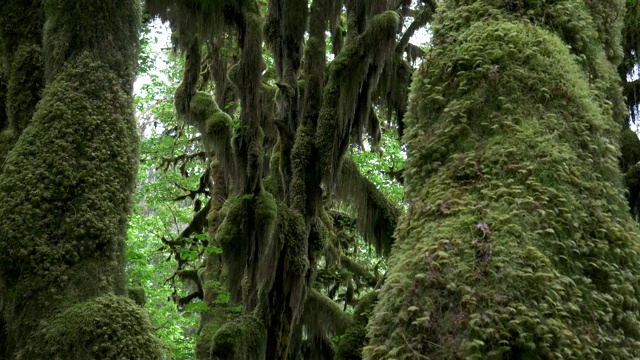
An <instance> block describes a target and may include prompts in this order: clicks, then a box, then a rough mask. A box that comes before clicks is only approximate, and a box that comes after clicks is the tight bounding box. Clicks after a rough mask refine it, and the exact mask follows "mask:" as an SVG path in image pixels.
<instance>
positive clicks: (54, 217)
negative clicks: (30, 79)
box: [0, 0, 162, 359]
mask: <svg viewBox="0 0 640 360" xmlns="http://www.w3.org/2000/svg"><path fill="white" fill-rule="evenodd" d="M13 3H20V2H13ZM35 3H40V2H34V4H35ZM44 3H45V12H44V14H45V15H44V17H45V19H46V24H45V26H44V27H42V26H41V27H40V28H39V31H40V34H42V32H43V31H44V42H43V49H44V69H45V71H44V74H45V75H44V79H45V89H44V93H43V95H42V100H41V101H40V102H39V105H38V108H37V109H36V110H35V113H34V115H33V118H30V117H29V116H27V115H25V116H24V117H25V119H24V120H21V121H19V123H20V124H24V123H28V125H26V126H24V131H23V132H22V135H21V136H20V137H19V139H18V141H17V143H16V145H15V146H14V147H13V148H12V150H11V151H10V152H9V154H8V155H7V159H6V162H5V164H4V166H3V171H2V173H1V174H0V234H1V235H0V236H1V237H0V252H1V253H2V255H1V256H0V273H1V275H2V276H1V279H0V280H1V282H0V285H1V287H0V296H1V303H0V304H1V310H2V316H3V318H4V320H5V322H6V334H7V337H8V339H7V351H6V352H7V356H8V357H10V358H18V359H122V358H128V359H160V358H162V348H161V344H160V343H159V341H158V340H157V339H156V338H155V336H154V335H153V330H152V327H151V324H150V322H149V319H148V315H147V314H146V312H145V311H144V310H143V309H142V308H140V307H138V306H137V305H136V304H135V303H134V302H133V301H131V300H129V299H128V298H127V297H126V279H125V274H124V240H125V236H126V223H127V220H128V214H129V211H130V207H131V204H130V203H131V194H132V191H133V187H134V185H135V175H136V170H137V156H138V153H137V143H138V139H137V135H136V134H137V129H136V123H135V118H134V114H133V106H132V85H133V81H134V77H135V68H136V62H137V52H138V49H137V41H138V26H139V16H140V10H139V2H138V1H136V0H115V1H109V2H100V3H96V2H94V1H75V0H74V1H70V0H48V1H45V2H44ZM4 14H5V15H6V13H4ZM15 15H19V12H18V13H16V14H15ZM36 29H37V28H36ZM31 30H34V29H31ZM14 35H15V38H13V39H12V41H14V42H16V43H18V44H19V45H17V47H18V48H20V46H22V44H23V42H24V43H29V41H30V39H29V38H28V37H24V36H23V35H22V34H14ZM3 36H5V34H3ZM38 38H39V37H38ZM3 40H4V39H3ZM40 74H41V73H38V72H35V73H29V74H23V76H40ZM41 81H42V80H41V79H39V80H38V82H41ZM21 99H22V98H20V99H17V100H16V101H20V102H19V103H15V102H14V100H12V98H11V97H10V96H7V109H11V108H12V107H19V109H20V111H21V112H24V113H27V112H28V111H31V112H33V111H34V108H33V105H35V104H32V105H31V106H30V107H24V102H22V100H21ZM9 115H11V112H10V114H9ZM15 118H16V119H18V118H19V117H18V116H17V115H16V117H15ZM27 120H29V121H27ZM10 122H11V117H10ZM21 128H23V127H22V126H18V127H17V128H16V129H17V130H18V129H21Z"/></svg>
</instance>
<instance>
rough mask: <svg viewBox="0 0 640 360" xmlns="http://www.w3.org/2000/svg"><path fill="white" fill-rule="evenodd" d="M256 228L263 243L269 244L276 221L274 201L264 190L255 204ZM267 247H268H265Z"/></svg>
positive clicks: (276, 208) (276, 211)
mask: <svg viewBox="0 0 640 360" xmlns="http://www.w3.org/2000/svg"><path fill="white" fill-rule="evenodd" d="M255 217H256V227H257V229H258V231H259V232H260V233H261V234H262V236H263V239H264V240H263V241H265V242H266V243H267V244H270V243H271V239H272V238H273V233H274V232H275V229H276V225H277V220H278V205H277V203H276V199H275V198H274V197H273V195H271V193H269V192H268V191H266V190H263V191H261V192H260V195H258V196H257V197H256V202H255ZM266 246H267V247H269V245H266Z"/></svg>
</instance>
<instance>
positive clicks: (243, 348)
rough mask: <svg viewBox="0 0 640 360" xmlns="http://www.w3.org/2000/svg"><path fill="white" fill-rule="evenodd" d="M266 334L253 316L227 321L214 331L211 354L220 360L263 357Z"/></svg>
mask: <svg viewBox="0 0 640 360" xmlns="http://www.w3.org/2000/svg"><path fill="white" fill-rule="evenodd" d="M266 336H267V330H266V329H265V328H264V325H263V324H262V323H261V322H260V321H259V320H258V319H256V318H255V317H254V316H244V317H242V318H241V319H239V320H236V321H229V322H227V323H226V324H225V325H224V326H223V327H222V328H220V329H219V330H218V331H217V332H216V334H215V336H214V338H213V345H212V347H211V355H212V356H213V358H214V359H220V360H260V359H264V356H265V352H266V345H267V344H266Z"/></svg>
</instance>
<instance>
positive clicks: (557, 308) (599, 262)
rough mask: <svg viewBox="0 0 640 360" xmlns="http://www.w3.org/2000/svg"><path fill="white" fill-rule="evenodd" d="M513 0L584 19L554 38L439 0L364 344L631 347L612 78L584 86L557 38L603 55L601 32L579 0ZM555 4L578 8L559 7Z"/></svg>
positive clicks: (580, 67)
mask: <svg viewBox="0 0 640 360" xmlns="http://www.w3.org/2000/svg"><path fill="white" fill-rule="evenodd" d="M513 3H516V4H519V6H522V7H524V8H528V7H531V8H532V9H530V10H531V11H532V12H531V14H535V13H536V11H538V10H541V11H542V10H543V8H544V6H547V5H548V8H547V10H548V17H547V18H544V19H546V20H548V19H550V18H551V19H555V21H556V24H560V25H561V21H566V22H571V21H574V20H575V19H579V20H580V19H582V20H580V22H579V23H576V24H575V25H576V26H579V27H576V28H563V29H565V30H566V31H567V32H564V33H562V34H561V37H559V36H558V35H556V34H554V33H551V32H549V31H547V30H545V29H544V28H543V27H541V26H534V25H533V24H532V23H531V22H530V21H531V20H529V19H526V18H522V17H521V14H520V13H519V12H518V14H520V15H518V16H514V15H513V11H511V10H508V9H507V5H506V4H507V2H506V1H505V2H491V3H490V2H488V1H464V0H461V1H445V2H444V3H443V5H442V6H443V7H442V8H440V9H441V10H442V11H441V12H440V15H439V18H438V21H437V22H436V23H435V24H434V44H435V46H434V47H433V48H432V50H431V51H430V53H429V54H428V55H427V59H428V60H427V61H425V63H423V65H422V67H421V69H420V71H419V73H418V74H417V75H416V77H415V79H414V82H413V85H412V90H411V91H412V93H411V98H410V109H409V111H410V116H409V118H408V132H407V134H406V136H405V138H406V140H407V141H408V145H409V150H408V161H407V163H406V165H405V168H406V171H405V185H406V190H407V198H408V199H410V201H411V202H410V205H409V210H408V213H407V215H406V216H405V217H404V219H403V220H402V221H401V223H400V224H399V226H398V228H397V231H396V236H397V239H398V240H397V241H396V243H395V244H394V248H393V250H392V255H391V258H390V260H389V271H388V277H387V281H386V282H385V284H384V286H383V288H382V290H381V292H380V300H379V302H378V305H377V306H376V310H375V313H374V315H373V317H372V319H371V321H370V323H369V325H368V335H369V337H370V343H369V345H368V346H367V347H365V349H364V350H363V353H364V358H366V359H392V358H394V359H398V358H411V357H419V356H417V355H416V354H419V355H428V356H429V357H430V358H432V359H449V358H451V357H456V358H466V359H507V358H508V359H529V358H554V359H559V358H564V359H628V358H634V357H636V356H637V354H639V353H640V318H639V317H638V312H639V310H640V302H639V301H638V294H639V293H640V274H639V273H638V269H639V266H640V258H639V255H638V252H637V249H638V240H637V239H638V238H639V237H640V233H639V232H638V229H637V226H636V224H635V223H634V221H633V220H632V219H631V218H630V216H629V214H628V207H627V206H626V204H625V201H624V196H623V194H622V191H621V188H622V187H621V176H620V171H619V169H618V166H617V161H616V159H617V157H618V155H619V152H618V149H617V147H616V144H617V138H618V136H617V134H619V127H618V124H616V122H615V121H614V120H613V118H612V111H611V106H610V105H609V104H607V102H606V101H605V99H606V97H605V96H602V94H603V93H602V92H601V91H599V89H604V88H607V87H608V86H609V85H611V84H607V83H606V78H603V77H600V78H599V79H600V81H602V82H603V84H602V85H603V86H602V87H597V86H596V87H594V86H592V83H591V82H590V80H591V79H592V78H593V76H595V75H593V74H595V73H589V71H590V70H589V69H592V68H591V67H590V65H589V64H588V63H587V64H582V63H580V61H581V59H582V60H583V59H584V58H576V57H575V56H574V55H573V54H571V53H570V50H569V47H568V46H567V43H568V42H569V43H570V44H571V46H572V50H571V51H586V50H587V49H590V50H589V51H592V52H593V53H589V56H591V55H593V57H592V58H591V59H592V60H593V59H595V61H596V62H600V61H601V60H602V57H601V55H602V54H603V50H602V44H600V43H599V40H598V39H597V37H594V36H592V35H593V33H594V30H593V28H592V27H591V26H592V22H591V20H590V19H589V18H588V14H585V13H580V11H584V2H582V1H569V0H567V1H554V2H552V3H551V2H549V3H547V2H546V1H537V2H536V1H531V2H526V6H525V5H522V4H521V3H522V2H513ZM561 6H563V7H562V8H560V7H561ZM538 7H539V9H538ZM554 8H555V10H557V12H556V13H552V12H551V11H552V10H554ZM566 9H574V10H575V11H576V14H575V16H571V17H569V18H567V19H563V18H561V17H559V15H558V14H559V13H561V12H562V11H566ZM581 9H582V10H581ZM472 10H473V11H472ZM525 13H526V14H529V13H527V12H525ZM544 19H543V18H540V19H537V20H540V21H541V23H544V22H542V20H544ZM585 19H586V20H585ZM583 20H584V22H583ZM539 24H540V23H539ZM564 24H565V25H567V23H564ZM551 28H552V29H553V31H559V29H560V27H551ZM569 34H572V35H573V36H568V35H569ZM567 39H568V40H567ZM563 41H565V42H563ZM580 42H582V43H580ZM574 44H575V46H574ZM598 49H599V50H598ZM598 53H599V54H600V55H598ZM587 59H589V58H588V56H587ZM594 64H595V63H594ZM584 65H586V66H584ZM598 66H602V67H607V66H609V67H610V66H611V64H610V63H609V64H607V63H606V62H600V63H599V65H598ZM607 71H609V70H607Z"/></svg>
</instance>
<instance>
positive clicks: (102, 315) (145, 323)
mask: <svg viewBox="0 0 640 360" xmlns="http://www.w3.org/2000/svg"><path fill="white" fill-rule="evenodd" d="M163 349H164V345H163V344H162V343H161V342H160V340H158V339H157V338H156V337H155V336H154V335H153V326H152V325H151V322H150V321H149V315H148V314H147V313H146V311H144V310H143V309H142V308H140V307H139V306H138V305H137V304H136V303H135V302H133V301H132V300H130V299H127V298H124V297H120V296H114V295H104V296H101V297H97V298H94V299H92V300H89V301H86V302H82V303H78V304H75V305H72V306H70V307H68V308H66V309H65V310H63V311H62V312H60V313H58V314H56V315H53V316H52V317H51V318H49V319H47V320H46V321H44V322H43V323H42V325H41V327H40V328H39V329H38V331H37V333H36V337H35V339H33V340H32V341H31V342H30V345H29V346H28V347H27V349H26V350H24V352H23V353H22V354H21V356H20V359H23V360H28V359H34V360H35V359H52V360H58V359H59V360H62V359H65V360H67V359H68V360H84V359H104V360H111V359H112V360H119V359H140V360H144V359H148V360H160V359H163V358H164V352H163Z"/></svg>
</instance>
